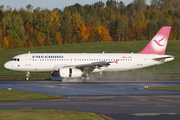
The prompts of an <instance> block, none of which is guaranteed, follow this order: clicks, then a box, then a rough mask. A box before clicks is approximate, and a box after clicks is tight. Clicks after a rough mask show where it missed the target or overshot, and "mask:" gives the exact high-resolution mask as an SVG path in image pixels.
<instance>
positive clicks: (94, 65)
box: [66, 60, 119, 74]
mask: <svg viewBox="0 0 180 120" xmlns="http://www.w3.org/2000/svg"><path fill="white" fill-rule="evenodd" d="M118 61H119V60H117V61H109V62H107V61H100V62H92V63H90V64H81V65H75V66H66V67H74V68H77V69H80V70H81V71H82V72H83V73H84V74H88V73H90V72H92V71H93V70H94V69H96V68H101V67H108V66H109V65H110V63H116V64H117V63H118Z"/></svg>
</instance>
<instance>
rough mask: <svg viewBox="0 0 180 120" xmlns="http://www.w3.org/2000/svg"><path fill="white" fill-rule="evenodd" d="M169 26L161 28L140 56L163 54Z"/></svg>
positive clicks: (169, 29)
mask: <svg viewBox="0 0 180 120" xmlns="http://www.w3.org/2000/svg"><path fill="white" fill-rule="evenodd" d="M170 31H171V26H164V27H162V28H161V29H160V30H159V32H158V33H157V34H156V35H155V36H154V37H153V39H152V40H151V41H150V42H149V43H148V45H147V46H146V47H145V48H144V49H143V50H142V51H141V52H139V53H140V54H162V55H164V54H165V51H166V46H167V43H168V39H169V34H170Z"/></svg>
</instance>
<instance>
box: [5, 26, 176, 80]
mask: <svg viewBox="0 0 180 120" xmlns="http://www.w3.org/2000/svg"><path fill="white" fill-rule="evenodd" d="M170 31H171V26H163V27H162V28H161V29H160V30H159V32H158V33H157V34H156V35H155V36H154V37H153V39H152V40H151V41H150V42H149V43H148V44H147V46H146V47H145V48H144V49H143V50H142V51H140V52H139V53H104V52H103V53H30V52H29V53H28V54H20V55H17V56H15V57H13V58H12V59H11V60H10V61H8V62H6V63H5V64H4V67H5V68H6V69H8V70H12V71H19V72H26V78H25V80H29V76H30V72H51V73H52V76H54V77H60V78H76V77H81V78H82V79H86V80H89V79H90V78H89V76H88V74H89V73H94V72H100V73H101V72H107V71H108V72H109V71H110V72H113V71H128V70H134V69H140V68H144V67H149V66H153V65H159V64H162V63H165V62H168V61H172V60H174V56H171V55H165V51H166V47H167V43H168V38H169V34H170Z"/></svg>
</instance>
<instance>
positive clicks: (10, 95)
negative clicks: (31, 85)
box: [0, 89, 63, 101]
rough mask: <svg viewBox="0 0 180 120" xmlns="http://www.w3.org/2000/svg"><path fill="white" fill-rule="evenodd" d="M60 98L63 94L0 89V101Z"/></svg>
mask: <svg viewBox="0 0 180 120" xmlns="http://www.w3.org/2000/svg"><path fill="white" fill-rule="evenodd" d="M23 98H24V99H23ZM61 98H63V96H57V95H48V94H41V93H33V92H25V91H17V90H7V89H0V101H22V100H48V99H61Z"/></svg>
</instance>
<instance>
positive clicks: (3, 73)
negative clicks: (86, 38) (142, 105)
mask: <svg viewBox="0 0 180 120" xmlns="http://www.w3.org/2000/svg"><path fill="white" fill-rule="evenodd" d="M148 43H149V41H124V42H102V43H97V42H96V43H81V44H69V45H54V46H44V47H33V48H20V49H11V50H0V55H1V56H0V60H1V62H0V79H24V78H25V73H23V72H13V71H9V70H6V69H5V68H4V63H5V62H7V61H8V60H10V59H11V58H12V57H14V56H16V55H18V54H23V53H28V52H29V51H31V53H102V52H103V51H105V53H131V52H134V53H137V52H139V51H141V50H142V49H143V48H144V47H145V46H146V45H147V44H148ZM179 46H180V40H176V41H174V40H170V41H169V43H168V46H167V50H166V54H167V55H173V56H175V60H173V61H171V62H168V63H165V64H163V65H158V66H152V67H148V68H144V69H139V70H135V71H133V72H132V71H131V72H125V73H124V72H121V73H119V74H120V75H121V74H122V75H124V74H128V76H129V77H133V76H134V77H137V76H138V77H139V76H141V78H180V69H179V67H180V62H179V61H180V54H179V53H180V49H179ZM153 68H154V70H155V72H153ZM129 73H130V75H129ZM112 74H113V73H112ZM132 75H133V76H132ZM30 77H31V79H48V78H51V74H50V73H31V75H30ZM118 77H119V76H118ZM126 78H127V77H126Z"/></svg>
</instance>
